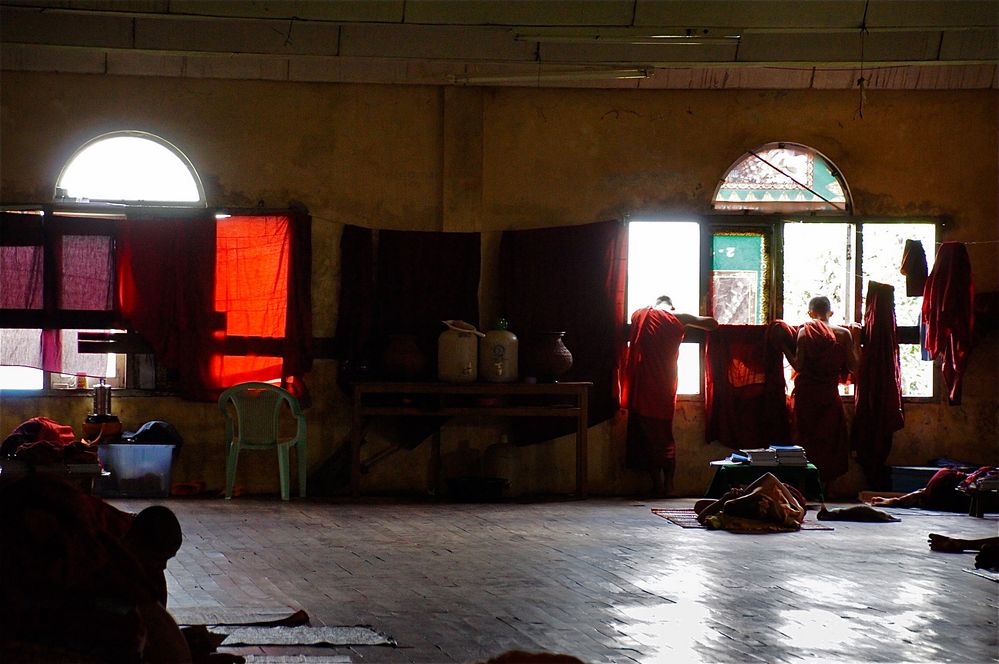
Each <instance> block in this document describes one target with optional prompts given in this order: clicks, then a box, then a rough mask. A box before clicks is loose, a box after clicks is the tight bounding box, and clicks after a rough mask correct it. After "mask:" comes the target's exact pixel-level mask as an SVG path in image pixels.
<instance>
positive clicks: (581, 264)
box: [499, 221, 627, 443]
mask: <svg viewBox="0 0 999 664" xmlns="http://www.w3.org/2000/svg"><path fill="white" fill-rule="evenodd" d="M626 256H627V229H626V226H625V225H624V224H622V223H620V222H617V221H606V222H599V223H595V224H586V225H582V226H564V227H558V228H543V229H533V230H521V231H506V232H504V234H503V239H502V242H501V245H500V263H499V271H500V273H499V283H500V293H501V296H500V303H501V310H500V314H501V315H503V316H505V317H506V318H507V319H508V320H509V321H510V330H511V331H512V332H514V333H515V334H516V335H517V336H518V337H519V338H520V349H521V353H522V354H523V352H524V349H525V347H526V346H527V345H528V344H530V343H531V335H532V334H533V333H535V332H540V331H545V330H556V331H565V337H564V338H563V341H564V343H565V345H566V347H567V348H568V349H569V351H570V352H571V353H572V358H573V363H572V368H571V369H569V371H568V372H567V373H566V374H564V375H563V376H561V377H560V380H564V381H590V382H592V383H593V388H592V391H591V392H590V417H589V419H590V424H591V425H593V424H596V423H598V422H602V421H604V420H607V419H609V418H610V417H612V416H613V414H614V412H615V411H616V410H617V408H618V394H617V359H618V355H619V352H620V349H621V346H622V345H623V343H624V330H625V326H624V288H625V276H626V274H627V264H626ZM514 425H515V427H514V431H513V433H514V439H515V442H519V443H531V442H538V441H541V440H548V439H550V438H552V437H555V436H560V435H564V434H566V433H569V432H570V431H571V430H572V429H573V426H574V424H572V423H570V422H568V421H565V420H563V419H561V418H558V419H555V418H551V419H542V418H538V419H537V420H535V419H533V418H530V419H528V418H517V419H515V420H514Z"/></svg>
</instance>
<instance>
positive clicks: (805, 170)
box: [713, 143, 853, 214]
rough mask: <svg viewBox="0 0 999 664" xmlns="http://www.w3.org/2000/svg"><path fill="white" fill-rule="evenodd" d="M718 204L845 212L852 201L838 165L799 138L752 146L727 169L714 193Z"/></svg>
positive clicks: (719, 207) (752, 208) (762, 209)
mask: <svg viewBox="0 0 999 664" xmlns="http://www.w3.org/2000/svg"><path fill="white" fill-rule="evenodd" d="M713 204H714V209H716V210H750V211H754V212H796V213H800V212H840V213H843V214H849V213H850V211H851V210H852V208H853V206H852V204H851V201H850V198H849V190H848V189H847V187H846V183H845V182H844V181H843V178H842V176H841V175H840V173H839V170H838V169H837V168H836V167H835V166H834V165H833V164H832V162H830V161H829V160H828V159H827V158H826V157H824V156H823V155H821V154H820V153H819V152H818V151H816V150H813V149H812V148H810V147H807V146H804V145H798V144H797V143H768V144H766V145H763V146H760V147H758V148H756V149H754V150H747V151H746V153H745V154H744V155H742V156H741V157H740V158H739V159H738V160H737V161H736V162H735V163H734V164H732V166H731V167H730V168H729V169H728V171H727V172H726V174H725V177H724V178H723V179H722V180H721V182H719V184H718V189H717V190H716V191H715V196H714V199H713Z"/></svg>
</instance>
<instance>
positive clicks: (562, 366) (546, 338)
mask: <svg viewBox="0 0 999 664" xmlns="http://www.w3.org/2000/svg"><path fill="white" fill-rule="evenodd" d="M563 335H565V332H549V331H544V332H535V333H534V334H532V335H531V336H530V337H529V339H528V343H527V344H525V346H526V348H525V349H524V364H525V365H526V366H525V369H526V370H527V372H528V373H529V375H532V376H534V377H536V378H537V379H538V380H539V381H541V382H543V383H557V382H558V378H559V376H561V375H562V374H564V373H565V372H566V371H568V370H569V369H570V368H572V353H570V352H569V349H568V348H566V346H565V344H564V343H563V342H562V336H563Z"/></svg>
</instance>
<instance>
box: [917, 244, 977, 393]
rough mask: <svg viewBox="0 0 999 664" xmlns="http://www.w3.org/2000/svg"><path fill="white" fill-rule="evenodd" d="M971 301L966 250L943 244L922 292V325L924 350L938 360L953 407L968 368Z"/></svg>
mask: <svg viewBox="0 0 999 664" xmlns="http://www.w3.org/2000/svg"><path fill="white" fill-rule="evenodd" d="M974 300H975V286H974V282H973V280H972V276H971V259H970V258H969V257H968V248H967V247H965V246H964V244H963V243H961V242H944V243H943V244H942V245H940V250H939V251H937V257H936V260H935V261H934V263H933V271H932V272H930V276H929V278H927V280H926V287H925V288H924V289H923V323H924V324H925V325H926V351H927V353H928V354H929V356H930V357H932V358H937V357H939V358H940V368H941V370H942V372H943V378H944V383H945V384H946V386H947V397H948V401H949V403H950V405H952V406H957V405H960V403H961V380H962V378H963V377H964V371H965V369H966V368H967V366H968V353H969V352H970V350H971V334H972V332H973V330H974V324H975V309H974V304H973V303H974Z"/></svg>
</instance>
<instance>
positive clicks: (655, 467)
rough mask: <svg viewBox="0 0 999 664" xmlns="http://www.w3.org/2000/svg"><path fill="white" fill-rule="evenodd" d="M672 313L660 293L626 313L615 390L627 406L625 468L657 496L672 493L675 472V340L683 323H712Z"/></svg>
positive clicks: (677, 341) (715, 323) (679, 337)
mask: <svg viewBox="0 0 999 664" xmlns="http://www.w3.org/2000/svg"><path fill="white" fill-rule="evenodd" d="M673 311H674V307H673V301H672V300H671V299H670V298H669V297H668V296H666V295H661V296H659V298H658V299H657V300H656V304H655V306H653V307H643V308H642V309H639V310H637V311H636V312H635V313H634V314H632V316H631V335H630V337H629V339H628V349H627V358H626V360H625V362H624V372H623V381H622V394H621V403H622V404H624V405H625V407H626V408H627V409H628V441H627V463H628V467H629V468H635V469H640V470H645V471H647V472H648V473H649V475H650V476H651V478H652V491H653V494H654V495H655V496H659V497H664V496H668V495H670V494H671V492H672V491H673V473H674V471H675V470H676V441H675V440H674V439H673V411H674V407H675V405H676V384H677V373H676V360H677V356H678V354H679V352H680V342H681V341H683V335H684V333H685V331H686V329H687V328H688V327H697V328H700V329H702V330H714V329H716V328H717V327H718V321H716V320H715V319H714V318H711V317H708V316H703V317H702V316H692V315H690V314H675V313H672V312H673Z"/></svg>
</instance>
